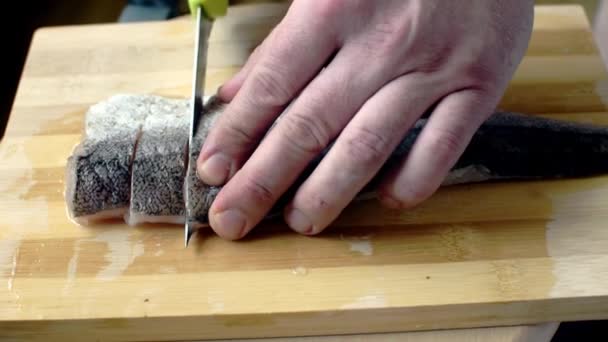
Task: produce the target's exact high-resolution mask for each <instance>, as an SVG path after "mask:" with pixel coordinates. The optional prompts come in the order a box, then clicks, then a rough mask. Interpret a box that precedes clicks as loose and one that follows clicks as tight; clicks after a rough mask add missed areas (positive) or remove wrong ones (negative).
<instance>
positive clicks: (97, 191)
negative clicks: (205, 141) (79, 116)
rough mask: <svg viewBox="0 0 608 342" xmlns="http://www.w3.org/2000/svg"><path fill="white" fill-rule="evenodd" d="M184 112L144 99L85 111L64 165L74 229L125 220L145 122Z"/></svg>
mask: <svg viewBox="0 0 608 342" xmlns="http://www.w3.org/2000/svg"><path fill="white" fill-rule="evenodd" d="M184 108H187V107H186V106H185V105H184V103H183V101H182V100H181V99H169V98H163V97H160V96H155V95H148V94H117V95H113V96H110V97H109V98H107V99H104V100H102V101H100V102H98V103H95V104H94V105H92V106H90V107H89V109H88V110H87V111H86V113H85V122H84V130H83V132H82V138H81V141H80V142H79V143H78V144H77V145H76V146H75V147H74V148H73V149H72V152H71V154H70V155H69V157H68V158H67V161H66V168H65V175H64V179H65V181H64V183H65V188H64V199H65V202H66V209H67V214H68V218H69V219H70V220H71V221H73V222H75V223H77V224H79V225H89V224H92V223H96V222H98V221H105V220H109V219H117V218H125V219H126V218H128V217H129V208H130V205H131V202H132V201H131V196H132V193H131V192H132V191H131V190H132V187H131V184H132V181H133V180H132V174H133V173H132V167H133V161H134V158H135V156H136V151H138V148H137V147H138V146H137V145H138V143H139V142H140V140H141V137H142V129H143V128H144V124H145V123H146V119H147V118H148V117H149V116H156V115H177V114H178V113H181V112H185V109H184ZM152 139H153V140H155V141H156V140H158V139H157V138H152ZM144 140H145V139H144ZM159 143H161V144H162V142H161V141H159ZM145 146H147V144H144V147H145ZM140 151H141V150H140ZM136 189H137V187H136ZM136 195H138V193H137V192H136ZM163 205H165V204H163ZM135 223H137V222H135Z"/></svg>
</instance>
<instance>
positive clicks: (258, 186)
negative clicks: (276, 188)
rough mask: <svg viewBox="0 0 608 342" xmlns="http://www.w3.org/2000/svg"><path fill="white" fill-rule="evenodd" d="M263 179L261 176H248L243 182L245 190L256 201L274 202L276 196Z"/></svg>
mask: <svg viewBox="0 0 608 342" xmlns="http://www.w3.org/2000/svg"><path fill="white" fill-rule="evenodd" d="M261 179H262V178H261V177H247V178H246V179H245V181H244V182H243V191H244V193H247V194H248V195H249V196H251V197H252V198H253V201H255V202H256V203H265V204H272V203H274V202H275V201H276V196H275V194H274V193H273V191H272V190H271V188H270V187H269V186H268V185H266V184H264V182H263V181H261Z"/></svg>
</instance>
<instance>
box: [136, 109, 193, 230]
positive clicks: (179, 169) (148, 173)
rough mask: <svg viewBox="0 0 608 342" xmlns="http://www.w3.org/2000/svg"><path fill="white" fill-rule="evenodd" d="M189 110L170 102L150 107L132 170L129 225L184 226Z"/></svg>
mask: <svg viewBox="0 0 608 342" xmlns="http://www.w3.org/2000/svg"><path fill="white" fill-rule="evenodd" d="M188 108H189V105H188V103H187V102H185V101H183V100H168V99H167V100H163V101H160V100H159V101H158V102H157V103H156V104H154V105H152V106H151V107H150V112H149V114H148V116H147V117H146V120H145V123H144V125H143V127H142V132H141V137H140V138H139V142H138V144H137V150H136V151H135V158H134V160H133V167H132V168H131V180H132V181H131V201H130V207H129V211H128V213H127V215H126V216H125V221H126V222H127V223H128V224H129V225H138V224H141V223H145V222H152V223H154V222H168V223H175V224H180V223H181V224H183V223H184V221H185V211H184V193H183V186H182V185H183V182H184V174H185V172H186V151H187V147H188V132H189V130H190V126H189V112H188Z"/></svg>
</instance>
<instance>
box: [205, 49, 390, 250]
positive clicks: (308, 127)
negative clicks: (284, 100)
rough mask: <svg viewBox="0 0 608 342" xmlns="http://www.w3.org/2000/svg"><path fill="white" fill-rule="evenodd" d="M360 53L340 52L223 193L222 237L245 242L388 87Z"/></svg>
mask: <svg viewBox="0 0 608 342" xmlns="http://www.w3.org/2000/svg"><path fill="white" fill-rule="evenodd" d="M354 53H355V52H354V51H350V50H348V49H343V50H340V52H339V53H338V54H337V55H336V57H335V58H334V60H333V61H332V62H331V63H330V64H329V65H328V66H327V68H326V69H324V71H323V72H322V73H320V74H319V75H318V77H317V78H315V79H314V80H313V81H312V82H311V83H310V85H309V86H308V87H306V89H305V90H304V91H303V92H302V93H301V94H300V96H299V97H298V98H297V100H296V101H295V102H293V104H292V106H291V109H290V110H289V111H288V112H287V113H285V114H284V115H283V116H282V117H281V120H279V121H278V122H277V123H276V125H275V126H274V128H273V129H272V130H271V131H270V132H269V133H268V135H267V136H266V137H265V138H264V140H263V141H262V142H261V143H260V145H259V148H258V149H257V150H256V151H255V152H254V153H253V154H252V156H251V158H249V159H248V160H247V162H246V163H245V165H244V166H243V168H241V169H240V170H239V171H238V172H237V173H236V174H235V176H234V177H233V178H232V179H231V180H230V181H229V182H228V183H227V184H226V185H225V186H224V187H223V188H222V190H221V191H220V193H219V194H218V196H217V197H216V199H215V200H214V203H213V205H212V207H211V209H210V216H209V220H210V223H211V227H212V228H213V229H214V230H215V231H216V232H217V233H218V235H220V236H222V237H225V238H230V239H235V238H240V237H242V236H244V235H245V234H246V233H247V232H249V231H250V230H251V229H252V228H253V227H254V226H255V225H257V223H259V221H260V220H261V219H262V218H263V217H264V216H265V215H266V214H267V213H268V212H269V210H270V209H271V208H272V206H273V205H274V204H275V203H276V201H277V200H278V199H279V197H280V196H281V195H282V194H283V193H284V192H285V191H286V190H287V189H288V188H289V186H290V185H291V184H293V182H294V181H295V180H296V178H297V177H298V176H299V175H300V173H301V172H302V171H303V170H304V169H305V168H306V166H308V164H309V163H310V161H311V160H312V159H313V158H314V157H316V156H318V155H319V153H320V152H322V150H323V149H324V148H325V147H326V146H327V145H328V143H329V142H330V141H331V140H333V139H334V137H335V136H336V135H337V134H338V132H339V131H340V130H341V129H342V128H343V127H344V126H345V125H346V124H347V123H348V121H349V120H350V119H351V118H352V116H353V115H354V113H356V111H357V110H358V109H359V108H360V107H361V106H362V105H363V103H364V102H365V99H367V98H369V97H370V96H371V95H372V94H373V93H374V92H376V91H377V89H379V88H380V87H381V86H382V83H383V81H381V79H379V78H378V77H379V75H381V73H380V72H376V71H375V70H373V68H369V69H367V70H365V68H363V66H365V64H366V60H365V59H364V58H361V56H360V54H354ZM362 70H364V71H362ZM236 217H238V219H236Z"/></svg>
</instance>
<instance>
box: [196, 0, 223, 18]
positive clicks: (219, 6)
mask: <svg viewBox="0 0 608 342" xmlns="http://www.w3.org/2000/svg"><path fill="white" fill-rule="evenodd" d="M188 5H189V7H190V13H192V14H195V13H196V9H197V8H198V7H201V8H202V10H203V13H204V14H205V16H206V17H207V18H209V19H211V20H214V19H216V18H218V17H223V16H225V15H226V12H227V11H228V0H188Z"/></svg>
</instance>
